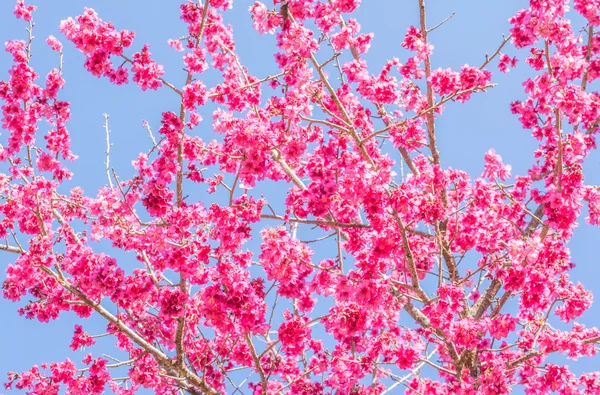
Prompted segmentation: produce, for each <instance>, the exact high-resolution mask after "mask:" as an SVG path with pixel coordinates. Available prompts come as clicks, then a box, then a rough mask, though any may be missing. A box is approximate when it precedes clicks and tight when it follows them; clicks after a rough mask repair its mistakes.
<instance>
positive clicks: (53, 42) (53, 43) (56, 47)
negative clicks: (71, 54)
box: [46, 35, 63, 52]
mask: <svg viewBox="0 0 600 395" xmlns="http://www.w3.org/2000/svg"><path fill="white" fill-rule="evenodd" d="M46 43H47V44H48V45H49V46H50V48H52V50H53V51H56V52H62V48H63V47H62V43H61V42H60V41H58V39H57V38H56V37H54V36H52V35H50V36H48V38H47V39H46Z"/></svg>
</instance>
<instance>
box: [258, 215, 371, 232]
mask: <svg viewBox="0 0 600 395" xmlns="http://www.w3.org/2000/svg"><path fill="white" fill-rule="evenodd" d="M260 217H261V218H265V219H277V220H280V221H284V222H295V223H301V224H309V225H319V226H329V227H332V228H360V229H369V228H371V225H369V224H347V223H343V222H337V221H319V220H312V219H300V218H288V219H286V218H284V217H281V216H278V215H271V214H262V215H261V216H260Z"/></svg>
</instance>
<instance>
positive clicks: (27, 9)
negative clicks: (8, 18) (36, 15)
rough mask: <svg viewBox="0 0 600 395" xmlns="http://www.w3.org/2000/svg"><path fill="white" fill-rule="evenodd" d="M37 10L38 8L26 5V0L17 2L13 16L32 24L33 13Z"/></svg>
mask: <svg viewBox="0 0 600 395" xmlns="http://www.w3.org/2000/svg"><path fill="white" fill-rule="evenodd" d="M35 10H37V7H36V6H33V5H27V6H26V5H25V1H24V0H17V5H16V6H15V10H14V11H13V14H15V16H16V17H17V19H21V18H22V19H23V20H24V21H27V22H30V21H31V19H32V17H31V13H32V12H33V11H35Z"/></svg>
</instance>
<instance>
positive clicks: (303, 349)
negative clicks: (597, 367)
mask: <svg viewBox="0 0 600 395" xmlns="http://www.w3.org/2000/svg"><path fill="white" fill-rule="evenodd" d="M360 4H361V1H360V0H331V1H316V0H275V1H273V2H269V3H268V4H263V3H262V2H260V1H255V2H253V3H252V4H251V5H250V7H249V8H247V10H248V12H249V14H250V16H251V20H252V21H251V23H252V26H253V27H254V29H255V30H256V31H257V32H258V33H260V34H274V35H275V37H274V38H272V42H273V43H275V45H276V47H277V49H276V51H277V52H276V53H275V65H276V67H278V69H279V72H278V73H276V74H272V75H269V76H260V77H257V76H254V75H252V74H250V72H249V69H248V68H247V67H246V66H245V65H244V63H243V61H244V59H242V58H240V56H239V55H238V52H237V49H236V41H235V39H234V30H233V28H232V27H230V26H228V25H226V23H225V20H227V18H225V17H224V13H225V12H228V10H230V9H231V8H232V7H234V2H233V1H232V0H206V1H203V2H194V1H191V0H188V1H186V2H185V3H184V4H182V5H181V6H180V8H179V10H180V12H181V21H183V23H184V24H185V25H186V26H185V33H184V34H186V35H185V36H183V37H180V38H178V39H171V40H169V41H168V43H166V45H169V46H170V47H172V48H174V49H175V50H176V51H177V52H179V53H180V54H181V57H182V64H183V66H184V73H185V78H184V79H183V80H178V81H179V85H178V84H177V83H173V82H172V81H167V79H166V77H165V70H164V68H163V66H162V65H161V64H159V63H158V62H157V61H156V60H154V59H153V58H152V57H151V54H150V51H149V48H150V46H149V45H148V44H145V45H143V46H142V47H141V50H140V51H139V52H136V53H133V54H131V55H128V54H127V53H126V50H127V49H129V48H130V47H131V45H132V41H133V38H134V36H135V35H134V33H133V32H131V31H128V30H122V31H118V30H116V29H115V27H114V26H113V25H112V24H111V23H109V22H104V21H102V19H100V17H99V16H98V14H97V13H96V12H95V11H94V10H92V9H87V8H86V9H84V11H83V14H82V15H80V16H78V17H76V18H75V19H71V18H69V19H67V20H65V21H63V22H62V23H61V24H60V27H59V29H60V31H61V33H62V34H63V35H64V36H65V37H66V39H67V40H68V41H69V42H70V43H71V44H72V45H74V46H75V47H76V48H77V49H79V50H80V51H81V52H82V53H83V54H84V56H85V63H84V67H85V69H86V70H87V71H89V72H90V73H91V74H92V75H94V76H97V77H108V81H110V82H112V83H113V84H116V85H122V84H125V83H127V82H128V79H129V73H131V74H132V80H133V81H134V82H135V83H136V84H137V85H138V86H139V87H140V88H141V89H142V90H143V91H146V90H148V89H151V90H156V89H158V88H160V87H163V89H162V90H161V91H162V92H165V94H167V93H172V94H173V95H174V97H176V98H177V100H178V101H177V108H176V109H165V111H164V112H162V115H161V118H160V126H159V129H158V137H159V138H158V139H155V138H154V136H153V135H152V133H151V128H150V124H149V123H147V122H145V126H146V127H147V128H148V129H149V130H150V135H151V139H152V146H150V147H142V148H141V153H140V154H139V155H138V156H137V157H136V158H135V159H134V160H133V162H132V164H133V168H134V169H135V175H134V176H133V177H132V178H131V179H121V178H117V177H116V176H115V179H116V181H114V180H113V179H111V180H109V185H105V186H103V187H101V188H99V189H98V190H97V192H96V193H94V194H93V195H90V194H85V193H84V192H83V190H82V189H81V188H78V187H77V188H73V189H71V190H66V189H65V187H66V185H65V184H64V181H65V180H67V179H69V178H70V177H71V171H73V170H75V168H73V167H68V165H67V164H66V161H71V160H75V159H76V157H75V155H74V154H73V153H72V152H71V147H70V137H69V136H70V135H69V131H68V130H67V127H66V124H67V122H68V121H69V119H70V116H71V114H70V105H69V103H68V102H65V101H63V100H61V99H60V96H61V91H62V89H63V87H64V86H65V80H64V79H63V75H62V67H58V66H57V68H53V69H51V70H50V71H49V72H48V73H47V74H46V76H45V78H41V77H40V74H38V73H37V72H36V71H35V70H34V69H33V67H32V65H31V64H30V57H31V52H30V51H31V43H28V42H26V41H22V40H9V41H7V42H6V43H5V48H6V51H7V53H8V55H9V56H10V57H11V58H12V62H13V64H12V65H11V66H10V67H9V69H8V77H7V80H6V81H0V100H2V103H3V104H2V106H1V110H2V129H3V133H2V139H3V141H2V146H1V148H0V160H1V161H2V162H3V163H5V166H4V167H3V168H2V169H0V170H1V172H0V236H2V237H3V238H5V239H6V242H4V241H3V242H2V243H0V250H2V251H3V252H6V253H7V254H8V253H13V254H16V255H15V256H16V258H15V259H13V260H12V263H11V264H9V265H8V266H7V268H6V279H5V281H4V283H3V287H2V292H3V296H4V297H5V298H7V299H9V300H11V301H15V302H16V301H21V300H22V301H23V302H24V303H23V304H22V306H21V307H20V308H19V309H18V312H19V314H21V315H23V316H24V317H26V318H28V319H37V320H39V321H41V322H48V321H50V320H54V319H57V318H59V317H60V315H61V314H62V313H64V312H69V311H70V312H74V313H75V314H76V315H77V316H78V317H79V318H81V319H82V320H83V319H86V318H89V317H91V316H92V315H95V316H98V317H101V318H102V319H104V320H106V322H107V326H106V333H107V334H108V335H110V336H111V337H112V338H114V342H115V345H116V350H117V351H118V352H120V353H121V354H120V355H123V358H122V360H113V357H111V358H108V357H94V355H101V354H103V353H102V352H98V350H97V349H98V348H100V347H101V345H100V343H101V342H100V341H98V344H96V336H94V335H93V334H90V333H88V332H87V331H86V329H85V328H84V327H85V325H83V324H82V325H80V324H77V325H75V330H74V333H73V335H72V337H71V348H72V350H74V351H78V352H81V350H86V352H87V351H88V350H89V351H90V352H91V353H92V354H87V355H84V356H82V358H80V361H77V363H76V362H73V361H71V360H69V359H66V360H64V361H62V362H55V363H50V364H46V363H43V364H41V365H40V366H39V367H38V366H34V367H32V368H31V369H30V370H27V371H24V372H21V373H16V372H10V373H9V376H8V380H7V382H6V384H5V386H6V388H8V389H10V388H16V389H22V390H26V391H28V392H29V393H31V394H58V393H60V391H63V390H64V389H65V388H66V389H67V392H69V393H82V394H101V393H104V392H105V391H107V390H108V388H110V390H112V391H113V392H114V393H116V394H122V395H131V394H133V393H136V392H137V391H138V390H144V389H146V390H150V391H154V392H155V393H159V394H175V393H178V391H187V392H188V393H203V394H210V395H217V394H225V393H234V392H240V393H245V392H247V391H251V393H253V394H256V395H275V394H280V393H286V394H306V395H313V394H316V395H319V394H321V395H325V394H332V393H335V394H353V395H357V394H358V395H375V394H381V393H388V392H391V391H395V390H398V389H397V387H398V386H399V385H400V384H405V386H406V388H405V392H406V393H407V394H415V395H416V394H426V395H433V394H454V393H458V394H508V393H510V392H511V391H513V388H515V387H521V388H523V390H524V392H525V393H527V394H546V393H550V392H553V391H554V392H558V393H561V394H598V393H600V372H591V373H583V374H581V373H576V371H577V370H576V369H572V368H571V367H570V366H569V365H568V364H565V363H563V362H560V360H558V359H556V358H554V357H553V356H554V355H556V354H561V355H563V356H564V357H566V358H568V359H570V360H576V359H578V358H588V357H594V356H596V354H597V345H598V343H600V330H598V329H597V328H595V327H588V326H585V325H583V324H581V323H578V322H576V320H578V319H580V318H581V317H582V316H583V315H584V313H585V312H586V310H588V309H589V308H590V306H591V304H592V300H593V295H592V294H591V292H590V291H588V290H587V289H586V288H585V286H584V284H580V283H577V282H574V281H572V279H571V277H569V272H570V270H571V269H572V268H573V267H574V265H575V263H574V262H572V258H571V253H570V250H569V241H570V240H571V237H572V235H573V232H574V229H575V228H576V227H577V225H578V223H579V222H580V221H581V218H580V217H581V216H582V212H584V210H585V209H586V208H585V207H586V205H587V213H588V214H587V215H588V217H587V218H586V220H587V222H588V223H590V224H592V225H600V187H599V186H596V185H589V183H588V182H587V181H586V178H585V175H584V164H585V160H586V158H587V157H588V155H589V154H590V152H591V151H592V150H594V149H595V148H596V135H597V132H598V125H599V124H600V94H598V92H595V91H593V89H591V88H590V84H591V83H592V82H593V81H594V80H596V79H597V78H599V77H600V35H598V33H596V31H595V29H597V27H598V26H599V25H600V18H599V16H598V15H599V12H600V2H598V1H582V0H575V1H574V5H573V9H574V10H575V12H577V13H579V15H580V16H579V18H580V19H581V20H584V21H585V23H586V28H585V30H586V31H587V34H588V35H589V37H587V39H582V38H581V37H579V35H578V34H579V33H578V30H576V28H575V27H572V26H571V22H570V21H569V20H568V19H566V15H567V14H566V12H567V10H568V7H569V1H567V0H544V1H531V2H530V4H529V7H528V8H526V9H523V10H521V11H518V12H517V13H516V15H515V16H514V17H512V18H511V19H510V21H509V22H510V24H511V36H510V39H509V38H507V39H506V40H505V41H504V42H501V44H500V47H499V48H498V49H497V50H496V51H495V52H494V53H493V55H492V56H488V57H487V58H486V61H485V63H484V65H483V66H481V67H474V66H469V65H464V66H462V67H460V68H457V69H453V68H441V67H438V65H437V64H432V63H433V59H432V57H431V55H432V54H433V50H434V47H433V45H432V44H431V42H430V40H429V38H428V33H429V32H430V31H431V29H430V30H428V29H427V26H425V25H426V23H425V17H424V13H425V12H426V8H425V4H424V1H422V0H419V6H420V8H421V11H422V13H421V14H420V16H419V19H420V20H419V22H421V23H415V26H410V27H409V28H408V29H407V30H406V34H405V36H404V38H403V41H402V42H401V46H402V47H403V48H404V49H405V50H406V51H405V52H403V53H402V56H401V57H398V58H391V59H388V60H386V61H385V62H383V63H382V64H383V65H382V66H381V67H380V68H378V69H373V67H372V64H371V65H370V64H369V62H368V61H367V58H366V57H365V56H363V54H365V53H366V52H367V51H368V50H369V49H370V47H371V45H375V44H376V42H375V41H374V35H373V34H371V33H366V32H361V25H360V23H359V21H358V20H357V19H356V18H355V16H356V15H357V14H355V11H356V10H357V9H358V8H359V6H360ZM243 7H244V8H245V7H247V5H243ZM35 10H36V7H35V6H32V5H26V4H25V2H24V1H23V0H17V1H16V7H15V11H14V15H15V16H16V17H17V18H18V19H22V20H24V21H26V22H28V23H29V24H30V25H29V28H30V29H32V28H33V14H32V13H33V11H35ZM416 26H419V27H416ZM441 28H443V27H441ZM509 41H510V43H511V44H512V46H514V47H516V48H517V49H523V50H524V51H523V52H521V53H522V54H525V56H526V58H525V59H523V60H524V61H523V63H522V64H524V66H523V67H529V68H530V69H531V70H530V71H531V72H530V73H529V74H528V75H529V77H528V78H527V79H526V80H525V81H524V82H523V84H522V86H523V94H522V95H520V97H521V100H518V101H514V102H513V103H511V104H510V107H509V109H510V111H511V112H512V113H513V114H514V117H515V118H516V119H518V121H519V122H520V123H521V125H522V127H523V128H524V129H525V130H528V133H530V134H531V136H532V137H533V140H535V141H536V143H537V148H536V150H535V151H534V152H533V160H534V162H533V165H532V166H531V167H530V168H529V169H528V170H527V172H525V173H524V174H515V173H517V172H513V168H512V167H511V165H509V164H506V163H504V162H503V159H502V157H501V156H500V155H499V154H498V153H497V152H496V151H495V150H494V149H490V150H489V151H487V152H486V153H485V154H483V155H482V158H481V164H482V167H483V172H482V173H481V174H480V175H479V176H473V175H469V174H467V173H466V172H465V171H461V170H456V169H452V168H450V167H447V166H445V164H444V161H443V158H441V157H440V152H439V150H438V146H437V143H436V141H437V140H436V130H435V125H436V122H437V119H438V118H439V117H441V116H442V113H443V111H444V105H445V104H446V103H448V102H451V101H456V102H459V103H461V104H462V105H469V103H466V102H467V101H469V100H477V99H478V97H479V96H480V95H481V94H482V93H483V92H485V91H486V90H489V89H492V88H494V86H495V84H494V83H493V81H494V79H493V74H492V72H491V71H490V70H488V69H487V68H486V67H488V66H490V65H492V64H497V66H498V69H499V71H500V72H503V73H505V72H508V71H509V70H510V69H511V68H515V67H517V63H518V60H520V59H517V57H515V56H513V49H512V48H510V47H511V44H509ZM46 43H47V45H48V46H49V47H50V48H51V49H52V50H53V51H55V52H54V53H55V54H56V53H58V55H57V59H59V61H62V60H61V59H62V51H63V44H62V43H61V42H60V41H59V40H58V39H57V38H55V37H53V36H50V37H48V38H47V39H46ZM327 44H329V45H327ZM153 48H156V47H153ZM59 56H60V57H59ZM115 59H118V61H117V62H116V63H114V64H113V61H115ZM492 60H493V61H494V62H493V63H492ZM118 64H120V66H115V65H118ZM520 64H521V63H519V65H520ZM60 66H62V64H61V65H60ZM370 66H371V67H370ZM208 70H210V72H207V71H208ZM334 76H335V77H334ZM39 80H42V81H43V82H42V84H44V85H43V86H42V85H39V82H38V81H39ZM182 81H185V82H182ZM209 108H215V109H214V110H209ZM446 111H449V110H446ZM149 119H150V118H149ZM43 121H46V122H47V123H48V124H49V127H47V128H46V127H45V128H41V127H40V124H41V123H42V122H43ZM199 129H202V130H201V132H200V131H199ZM43 130H47V131H46V132H42V131H43ZM107 133H108V131H107ZM40 135H43V139H41V138H40ZM107 155H108V153H107ZM399 160H401V161H402V162H403V163H402V166H400V164H399V163H398V161H399ZM404 170H405V171H406V172H407V173H408V174H404V173H403V171H404ZM108 172H109V169H108V164H107V173H108ZM281 185H284V187H283V189H281ZM199 191H200V192H199ZM204 191H206V192H207V193H204ZM274 191H275V192H274ZM311 231H312V232H311ZM101 241H104V242H105V243H102V244H95V243H92V242H101ZM106 242H107V243H106ZM99 245H100V246H102V248H100V247H99ZM115 249H117V250H122V251H126V252H128V254H129V255H130V256H131V258H132V259H131V260H129V261H127V262H126V261H125V259H121V258H115V257H116V256H117V255H114V254H113V252H114V250H115ZM88 330H89V328H88ZM424 367H427V370H425V368H424ZM122 372H126V373H125V375H123V374H121V373H122ZM240 372H242V373H243V375H244V377H245V379H244V378H242V379H243V380H244V381H243V382H242V383H243V386H241V387H240V385H241V384H238V383H239V382H240V381H241V380H239V381H238V378H239V377H240V376H239V375H240V374H241V373H240ZM123 376H125V377H123Z"/></svg>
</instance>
